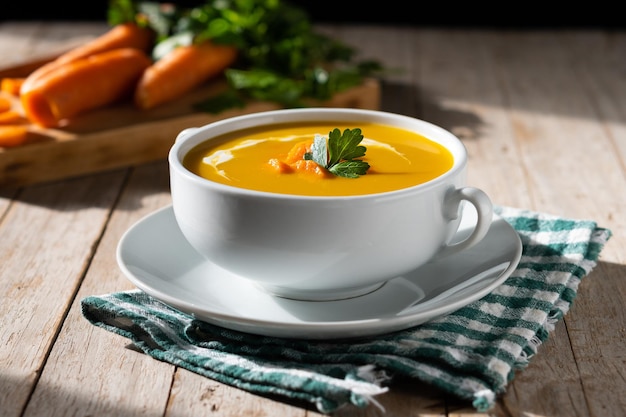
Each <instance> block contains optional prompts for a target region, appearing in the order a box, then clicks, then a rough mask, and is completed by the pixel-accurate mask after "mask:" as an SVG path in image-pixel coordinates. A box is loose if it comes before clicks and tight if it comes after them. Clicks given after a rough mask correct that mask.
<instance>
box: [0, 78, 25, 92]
mask: <svg viewBox="0 0 626 417" xmlns="http://www.w3.org/2000/svg"><path fill="white" fill-rule="evenodd" d="M24 80H25V78H20V77H5V78H3V79H2V80H0V91H4V92H5V93H8V94H11V95H12V96H19V95H20V88H21V87H22V84H23V83H24Z"/></svg>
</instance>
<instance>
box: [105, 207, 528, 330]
mask: <svg viewBox="0 0 626 417" xmlns="http://www.w3.org/2000/svg"><path fill="white" fill-rule="evenodd" d="M468 207H471V206H469V205H468ZM475 218H476V216H475V212H474V211H473V209H468V208H466V209H465V210H464V212H463V220H462V226H461V228H460V229H459V230H460V231H459V233H458V236H459V237H458V238H459V239H460V238H462V236H463V235H464V232H465V233H466V232H467V230H468V229H469V228H470V226H471V224H472V222H473V221H475ZM521 253H522V244H521V241H520V238H519V236H518V234H517V232H515V230H514V229H513V228H512V227H511V226H510V225H509V224H508V223H506V222H505V221H504V220H502V219H501V218H499V217H497V216H494V221H493V224H492V226H491V228H490V230H489V232H488V234H487V236H486V238H485V239H483V241H482V242H480V243H479V244H477V245H476V246H474V247H473V248H471V249H468V250H466V251H464V252H461V253H458V254H455V255H451V256H449V257H447V258H445V259H442V260H438V261H435V262H431V263H429V264H427V265H426V266H423V267H421V268H419V269H417V270H415V271H412V272H411V273H410V274H407V275H405V276H402V277H398V278H395V279H393V280H391V281H388V282H387V283H386V284H384V285H383V286H382V287H381V288H380V289H378V290H376V291H374V292H371V293H369V294H366V295H363V296H360V297H356V298H351V299H345V300H338V301H297V300H289V299H285V298H280V297H276V296H272V295H270V294H268V293H266V292H264V291H263V290H261V289H260V288H258V287H257V286H256V285H255V284H254V283H252V282H251V281H248V280H246V279H244V278H242V277H240V276H237V275H234V274H232V273H230V272H228V271H226V270H224V269H222V268H220V267H218V266H216V265H214V264H212V263H211V262H209V261H207V260H205V259H204V258H203V257H201V256H200V255H199V254H198V253H197V252H196V251H195V250H194V249H193V248H192V247H191V246H190V245H189V243H187V241H186V240H185V238H184V237H183V235H182V233H181V232H180V230H179V228H178V225H177V224H176V220H175V219H174V212H173V210H172V207H171V206H168V207H165V208H163V209H160V210H158V211H156V212H154V213H152V214H150V215H148V216H146V217H145V218H143V219H142V220H140V221H138V222H137V223H136V224H135V225H133V226H132V227H131V228H130V229H129V230H128V231H127V232H126V233H125V234H124V236H123V237H122V239H121V240H120V242H119V245H118V248H117V260H118V263H119V266H120V268H121V269H122V271H123V272H124V274H125V275H126V276H127V277H128V279H130V281H131V282H133V284H135V285H136V286H137V287H138V288H140V289H141V290H143V291H145V292H146V293H148V294H150V295H151V296H153V297H155V298H157V299H159V300H161V301H163V302H164V303H166V304H168V305H170V306H172V307H174V308H177V309H178V310H181V311H183V312H186V313H189V314H191V315H193V316H194V317H196V318H198V319H199V320H202V321H205V322H208V323H212V324H216V325H219V326H222V327H226V328H229V329H234V330H239V331H243V332H248V333H254V334H259V335H266V336H278V337H290V338H305V339H330V338H346V337H357V336H359V337H360V336H372V335H378V334H383V333H387V332H392V331H397V330H402V329H406V328H409V327H412V326H416V325H418V324H421V323H424V322H426V321H429V320H432V319H434V318H436V317H440V316H442V315H445V314H448V313H451V312H453V311H454V310H457V309H459V308H461V307H463V306H465V305H467V304H469V303H470V302H472V301H475V300H477V299H479V298H481V297H483V296H484V295H486V294H488V293H489V292H491V291H492V290H493V289H494V288H496V287H497V286H498V285H500V284H501V283H502V282H503V281H504V280H505V279H506V278H507V277H508V276H509V275H510V274H511V273H512V272H513V271H514V270H515V267H516V266H517V264H518V262H519V260H520V257H521ZM423 277H432V279H427V280H424V281H427V283H425V284H419V285H418V284H417V282H418V279H421V278H423Z"/></svg>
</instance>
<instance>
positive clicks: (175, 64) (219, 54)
mask: <svg viewBox="0 0 626 417" xmlns="http://www.w3.org/2000/svg"><path fill="white" fill-rule="evenodd" d="M236 57H237V50H236V49H235V48H233V47H231V46H225V45H216V44H213V43H211V42H208V41H207V42H202V43H197V44H192V45H186V46H179V47H177V48H175V49H173V50H172V51H171V52H169V53H168V54H167V55H165V56H164V57H162V58H161V59H159V60H158V61H156V62H155V63H154V64H152V65H151V66H150V67H149V68H148V69H146V71H145V72H144V74H143V76H142V77H141V79H140V80H139V83H138V84H137V87H136V89H135V98H134V100H135V105H136V106H137V107H139V108H140V109H150V108H153V107H156V106H158V105H160V104H163V103H165V102H168V101H171V100H174V99H176V98H178V97H180V96H182V95H184V94H185V93H187V92H189V91H191V90H193V89H194V88H195V87H197V86H199V85H201V84H202V83H204V82H205V81H207V80H209V79H210V78H212V77H215V76H217V75H218V74H220V73H221V72H222V71H224V70H225V69H226V68H227V67H228V66H229V65H231V64H232V63H233V62H234V61H235V58H236Z"/></svg>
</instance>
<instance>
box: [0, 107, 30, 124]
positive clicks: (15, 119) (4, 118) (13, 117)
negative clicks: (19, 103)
mask: <svg viewBox="0 0 626 417" xmlns="http://www.w3.org/2000/svg"><path fill="white" fill-rule="evenodd" d="M24 123H28V119H27V118H26V117H24V116H22V115H21V114H20V113H18V112H17V111H15V110H7V111H5V112H2V113H0V126H2V125H17V124H24Z"/></svg>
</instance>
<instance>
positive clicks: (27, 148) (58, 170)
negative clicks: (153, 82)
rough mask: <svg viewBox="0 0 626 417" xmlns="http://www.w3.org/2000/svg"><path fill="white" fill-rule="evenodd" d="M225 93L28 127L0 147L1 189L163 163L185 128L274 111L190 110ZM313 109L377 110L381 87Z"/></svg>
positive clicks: (9, 73) (205, 92) (257, 107)
mask: <svg viewBox="0 0 626 417" xmlns="http://www.w3.org/2000/svg"><path fill="white" fill-rule="evenodd" d="M43 62H45V60H41V61H38V62H33V63H27V64H24V65H21V66H19V67H14V68H7V69H4V70H2V71H0V79H1V78H3V77H18V76H25V75H27V74H29V73H30V72H31V71H32V70H33V69H35V68H37V67H38V66H39V65H41V64H42V63H43ZM225 88H226V84H225V83H224V81H223V80H215V81H212V82H210V83H208V84H207V85H205V86H203V87H202V88H201V89H198V90H197V91H194V92H193V93H190V94H188V95H186V96H185V97H182V98H181V99H179V100H177V101H175V102H172V103H169V104H166V105H163V106H160V107H158V108H155V109H152V110H148V111H146V110H139V109H136V108H134V106H133V105H132V103H120V104H118V105H115V106H110V107H107V108H103V109H99V110H96V111H92V112H89V113H86V114H84V115H81V116H80V117H76V118H75V119H74V120H71V121H70V123H69V124H68V125H66V126H64V127H63V128H58V129H44V128H41V127H38V126H34V125H33V126H32V127H31V131H32V132H33V140H31V141H29V142H28V143H26V144H24V145H22V146H19V147H14V148H1V147H0V187H19V186H23V185H30V184H35V183H41V182H48V181H53V180H60V179H65V178H70V177H75V176H80V175H85V174H92V173H96V172H101V171H107V170H111V169H117V168H122V167H128V166H132V165H137V164H142V163H146V162H152V161H156V160H164V159H166V158H167V153H168V151H169V149H170V147H171V146H172V144H173V142H174V139H175V138H176V135H177V134H178V133H179V132H180V131H181V130H183V129H185V128H189V127H196V126H202V125H204V124H207V123H210V122H213V121H217V120H221V119H225V118H227V117H232V116H237V115H242V114H249V113H254V112H260V111H266V110H275V109H278V108H279V106H278V105H276V104H273V103H267V102H250V103H248V104H247V105H246V106H245V107H243V108H237V109H229V110H226V111H224V112H221V113H219V114H212V113H201V112H198V111H197V110H195V109H194V108H193V105H194V104H195V103H197V102H199V101H201V100H203V99H206V98H208V97H211V96H214V95H216V94H218V93H219V92H221V91H223V90H224V89H225ZM312 104H313V105H316V106H322V107H349V108H363V109H378V108H379V106H380V85H379V82H378V81H377V80H375V79H367V80H365V82H364V83H363V84H362V85H360V86H357V87H354V88H352V89H350V90H347V91H345V92H342V93H339V94H337V95H335V97H333V99H332V100H329V101H325V102H321V103H312ZM16 105H18V103H17V102H16Z"/></svg>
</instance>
